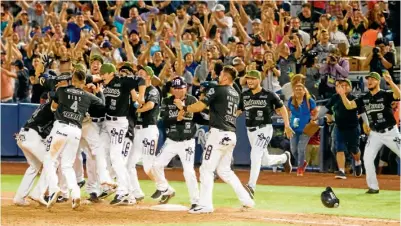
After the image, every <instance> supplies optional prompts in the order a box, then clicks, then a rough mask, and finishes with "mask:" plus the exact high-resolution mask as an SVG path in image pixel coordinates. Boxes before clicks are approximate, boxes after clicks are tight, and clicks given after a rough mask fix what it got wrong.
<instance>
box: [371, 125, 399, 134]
mask: <svg viewBox="0 0 401 226" xmlns="http://www.w3.org/2000/svg"><path fill="white" fill-rule="evenodd" d="M393 128H394V126H390V127H387V128H384V129H378V130H377V129H372V130H373V131H375V132H376V133H385V132H389V131H391V130H392V129H393Z"/></svg>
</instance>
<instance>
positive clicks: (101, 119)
mask: <svg viewBox="0 0 401 226" xmlns="http://www.w3.org/2000/svg"><path fill="white" fill-rule="evenodd" d="M103 121H104V117H102V118H92V122H103Z"/></svg>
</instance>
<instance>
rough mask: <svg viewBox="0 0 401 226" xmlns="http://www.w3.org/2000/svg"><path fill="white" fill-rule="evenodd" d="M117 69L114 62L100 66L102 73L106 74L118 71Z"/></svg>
mask: <svg viewBox="0 0 401 226" xmlns="http://www.w3.org/2000/svg"><path fill="white" fill-rule="evenodd" d="M116 71H117V69H116V67H115V66H114V65H113V64H110V63H105V64H102V66H101V67H100V74H101V75H103V74H106V73H112V72H116Z"/></svg>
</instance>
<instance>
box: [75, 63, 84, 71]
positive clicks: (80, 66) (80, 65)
mask: <svg viewBox="0 0 401 226" xmlns="http://www.w3.org/2000/svg"><path fill="white" fill-rule="evenodd" d="M72 66H73V67H74V69H75V70H77V71H83V72H86V66H85V65H84V64H82V63H77V64H73V65H72Z"/></svg>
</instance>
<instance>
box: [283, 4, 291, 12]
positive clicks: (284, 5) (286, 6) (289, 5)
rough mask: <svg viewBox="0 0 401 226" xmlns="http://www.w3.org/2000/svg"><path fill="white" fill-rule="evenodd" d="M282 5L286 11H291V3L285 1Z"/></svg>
mask: <svg viewBox="0 0 401 226" xmlns="http://www.w3.org/2000/svg"><path fill="white" fill-rule="evenodd" d="M282 7H283V10H284V11H286V12H290V11H291V3H289V2H283V4H282Z"/></svg>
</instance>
